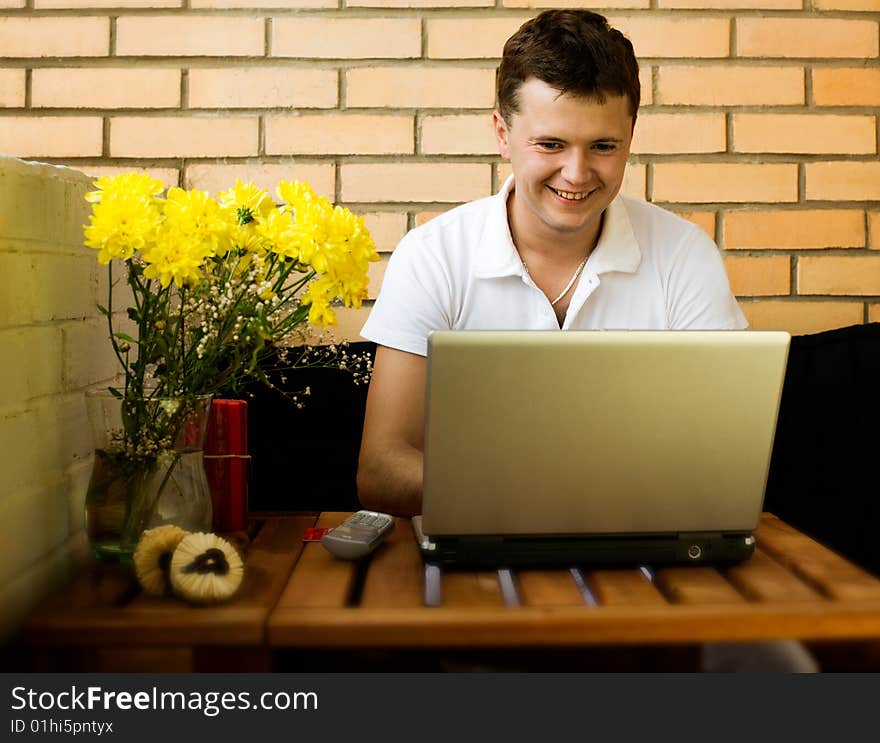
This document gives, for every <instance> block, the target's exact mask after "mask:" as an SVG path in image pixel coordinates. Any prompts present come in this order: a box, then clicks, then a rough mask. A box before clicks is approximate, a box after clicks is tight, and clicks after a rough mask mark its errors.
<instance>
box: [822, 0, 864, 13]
mask: <svg viewBox="0 0 880 743" xmlns="http://www.w3.org/2000/svg"><path fill="white" fill-rule="evenodd" d="M813 8H815V9H816V10H869V11H871V10H873V11H874V12H877V11H878V10H880V0H813Z"/></svg>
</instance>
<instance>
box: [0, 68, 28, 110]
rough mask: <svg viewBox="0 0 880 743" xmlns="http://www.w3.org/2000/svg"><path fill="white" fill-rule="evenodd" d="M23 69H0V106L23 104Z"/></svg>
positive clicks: (11, 106)
mask: <svg viewBox="0 0 880 743" xmlns="http://www.w3.org/2000/svg"><path fill="white" fill-rule="evenodd" d="M24 76H25V72H24V70H0V108H21V107H23V106H24Z"/></svg>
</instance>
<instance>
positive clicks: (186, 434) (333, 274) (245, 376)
mask: <svg viewBox="0 0 880 743" xmlns="http://www.w3.org/2000/svg"><path fill="white" fill-rule="evenodd" d="M95 186H96V190H94V191H91V192H89V193H88V194H87V195H86V199H87V200H88V201H89V202H91V204H92V214H91V217H90V220H89V224H88V225H86V226H85V230H84V233H85V244H86V245H87V246H88V247H90V248H93V249H95V250H96V251H98V254H97V257H98V261H99V262H100V263H102V264H105V265H107V266H108V275H109V283H108V286H109V290H108V301H107V305H106V306H99V308H98V309H99V311H100V312H101V314H103V315H104V316H105V317H106V318H107V323H108V334H109V339H110V343H111V345H112V348H113V352H114V354H115V356H116V358H117V359H118V361H119V364H120V366H121V372H122V373H121V375H120V377H121V379H120V384H119V385H117V386H113V387H110V388H108V389H107V390H106V391H102V392H95V393H91V394H90V395H87V402H88V404H89V406H90V408H89V414H90V418H91V420H92V423H93V435H94V437H95V444H96V445H95V450H96V462H95V468H94V471H93V475H92V482H91V483H90V487H89V492H88V494H87V504H86V520H87V528H88V531H89V535H90V538H91V541H92V547H93V551H94V552H95V554H96V555H98V556H99V557H101V558H107V557H110V558H112V559H123V560H126V559H127V558H128V557H130V553H131V551H132V550H133V548H134V544H135V543H136V539H137V537H138V536H139V535H140V533H141V532H142V531H143V529H145V528H147V527H148V526H154V525H157V524H160V523H176V524H177V525H178V526H182V527H184V528H190V529H194V528H208V527H209V526H210V499H208V506H207V514H206V513H205V508H204V507H202V506H199V505H196V506H187V505H186V504H185V503H184V502H183V500H184V499H185V497H186V496H187V493H186V492H184V490H185V489H186V488H183V489H182V486H181V482H184V481H187V480H188V481H194V480H198V481H200V482H198V483H196V484H197V485H198V487H199V488H201V489H204V487H203V481H204V475H203V469H201V452H200V449H201V442H200V441H199V437H200V436H201V437H203V436H204V427H205V422H206V420H207V410H208V406H209V405H210V397H211V395H213V394H217V393H219V392H228V391H234V390H236V389H238V388H239V387H240V386H241V385H242V384H243V383H244V382H248V381H250V380H253V379H261V380H263V381H266V382H268V381H269V379H268V377H267V374H266V364H267V359H270V358H272V359H275V360H276V362H278V359H279V358H280V359H281V363H283V365H284V366H285V367H288V368H295V367H297V366H316V365H327V366H335V367H340V368H347V369H349V370H350V371H352V373H354V374H355V375H356V377H359V378H360V379H361V380H363V379H365V378H368V376H369V371H370V369H369V360H368V359H364V358H358V357H356V356H354V355H350V354H348V353H347V352H346V351H345V349H344V346H331V347H330V348H331V349H332V351H331V352H327V350H326V349H322V350H321V351H320V352H312V351H310V350H309V347H307V346H303V343H302V342H303V340H304V338H305V330H306V329H307V326H308V325H309V324H312V325H317V326H321V327H324V328H326V327H328V326H330V325H333V324H335V322H336V317H335V311H334V309H333V307H334V303H341V304H343V305H345V306H346V307H359V306H360V305H361V302H362V300H363V299H365V298H366V296H367V283H368V278H367V269H368V266H369V263H370V262H371V261H376V260H378V259H379V256H378V254H377V252H376V247H375V245H374V244H373V240H372V238H371V237H370V234H369V231H368V230H367V228H366V227H365V225H364V221H363V218H362V217H359V216H356V215H355V214H353V213H352V212H350V211H349V210H348V209H344V208H341V207H339V206H334V205H333V204H332V203H330V202H329V201H328V200H327V199H325V198H323V197H321V196H318V195H317V194H315V192H314V191H313V190H312V189H311V188H310V187H309V186H308V184H305V183H300V182H296V181H292V182H281V183H279V184H278V187H277V190H276V195H277V197H278V201H279V203H278V204H276V202H275V200H274V199H273V198H272V197H271V196H270V195H269V194H268V192H266V191H265V190H262V189H259V188H257V187H256V186H254V185H253V184H251V183H248V184H243V183H242V182H241V181H236V183H235V185H234V186H233V187H232V188H231V189H230V190H228V191H225V192H223V193H220V194H219V195H218V196H217V197H216V198H213V197H211V196H210V195H209V194H208V193H206V192H204V191H200V190H196V189H192V190H184V189H181V188H170V189H168V191H167V193H165V186H164V185H163V184H162V183H161V182H160V181H158V180H155V179H153V178H151V177H150V176H148V175H145V174H137V173H130V174H125V175H119V176H108V177H102V178H99V179H97V181H96V182H95ZM119 262H121V263H122V264H124V269H123V270H124V274H125V277H126V280H127V285H128V291H127V292H126V293H125V299H126V300H129V299H130V303H129V306H127V307H126V308H125V314H122V313H120V312H119V311H118V310H114V307H113V301H114V294H115V296H116V297H117V299H118V297H119V293H120V292H119V289H118V288H117V287H116V284H117V283H119V282H120V281H122V279H116V280H114V273H113V268H112V264H114V263H119ZM114 290H115V292H114ZM126 316H127V324H128V326H129V327H128V328H125V329H128V330H129V331H130V332H124V330H123V329H120V328H121V324H120V318H121V319H122V321H123V322H125V318H126ZM132 328H134V329H132ZM291 347H294V348H296V350H295V351H290V350H289V349H290V348H291ZM114 406H115V410H113V411H111V410H110V408H111V407H114ZM193 453H195V454H196V455H197V456H192V457H188V455H189V454H193ZM189 459H192V461H191V462H190V461H189ZM200 470H201V472H200ZM175 487H176V488H177V491H178V496H179V497H178V498H177V502H174V499H173V498H169V497H167V494H166V493H165V491H166V490H169V489H174V488H175ZM188 487H189V490H192V489H193V488H192V483H191V482H190V486H188ZM201 500H202V501H204V497H202V498H201ZM160 503H165V504H166V506H165V508H164V511H163V512H161V513H160V512H158V511H157V508H158V506H159V505H160Z"/></svg>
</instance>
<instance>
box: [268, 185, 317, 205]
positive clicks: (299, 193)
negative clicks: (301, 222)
mask: <svg viewBox="0 0 880 743" xmlns="http://www.w3.org/2000/svg"><path fill="white" fill-rule="evenodd" d="M275 193H277V194H278V198H279V200H281V201H282V202H284V207H283V209H284V210H285V211H296V209H297V208H298V207H301V206H304V205H305V204H308V203H309V202H312V201H317V200H318V199H321V198H323V197H321V196H318V194H316V193H315V192H314V191H313V190H312V187H311V186H310V185H309V184H308V183H303V182H302V181H281V182H280V183H279V184H278V188H277V189H276V190H275Z"/></svg>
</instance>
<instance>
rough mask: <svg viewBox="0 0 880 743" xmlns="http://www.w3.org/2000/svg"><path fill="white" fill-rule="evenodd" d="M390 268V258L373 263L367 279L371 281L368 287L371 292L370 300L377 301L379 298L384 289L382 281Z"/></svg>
mask: <svg viewBox="0 0 880 743" xmlns="http://www.w3.org/2000/svg"><path fill="white" fill-rule="evenodd" d="M387 267H388V258H386V257H383V258H382V260H380V261H376V262H375V263H371V264H370V266H369V268H368V270H367V277H368V278H369V280H370V283H369V285H368V286H367V291H368V292H369V294H368V298H369V299H375V298H376V297H377V296H379V289H381V288H382V279H383V278H385V269H386V268H387Z"/></svg>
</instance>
